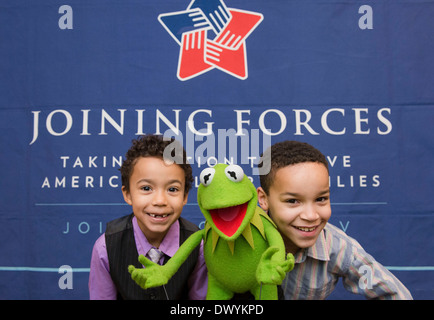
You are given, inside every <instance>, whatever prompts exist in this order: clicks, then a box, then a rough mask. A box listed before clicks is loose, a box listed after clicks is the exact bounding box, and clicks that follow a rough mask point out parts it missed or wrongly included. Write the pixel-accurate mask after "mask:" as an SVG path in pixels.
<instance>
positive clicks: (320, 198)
mask: <svg viewBox="0 0 434 320" xmlns="http://www.w3.org/2000/svg"><path fill="white" fill-rule="evenodd" d="M328 199H329V198H328V197H319V198H318V199H316V201H318V202H326V201H327V200H328Z"/></svg>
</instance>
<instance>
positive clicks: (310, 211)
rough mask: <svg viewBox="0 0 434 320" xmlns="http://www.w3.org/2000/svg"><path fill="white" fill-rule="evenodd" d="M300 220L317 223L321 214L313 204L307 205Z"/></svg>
mask: <svg viewBox="0 0 434 320" xmlns="http://www.w3.org/2000/svg"><path fill="white" fill-rule="evenodd" d="M300 218H302V219H303V220H306V221H316V220H318V218H319V214H318V213H317V211H316V209H315V206H314V205H313V204H306V205H305V207H304V210H303V212H302V213H301V214H300Z"/></svg>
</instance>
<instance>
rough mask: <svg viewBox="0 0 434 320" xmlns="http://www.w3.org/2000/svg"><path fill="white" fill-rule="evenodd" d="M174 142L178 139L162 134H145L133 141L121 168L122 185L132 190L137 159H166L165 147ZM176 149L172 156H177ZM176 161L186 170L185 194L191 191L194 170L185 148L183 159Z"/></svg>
mask: <svg viewBox="0 0 434 320" xmlns="http://www.w3.org/2000/svg"><path fill="white" fill-rule="evenodd" d="M173 142H177V141H176V140H175V139H173V138H171V139H170V140H167V139H163V137H162V136H160V135H144V136H141V137H139V138H138V139H134V140H133V141H132V146H131V148H130V149H129V150H128V151H127V154H126V159H125V160H124V162H123V163H122V166H121V168H120V169H119V170H120V172H121V176H122V186H124V187H125V189H126V191H128V192H129V191H130V177H131V174H132V173H133V169H134V165H135V164H136V162H137V160H138V159H139V158H142V157H156V158H160V159H162V160H164V155H165V148H166V147H167V146H169V145H170V144H171V143H173ZM179 145H180V144H179V142H178V146H179ZM175 150H179V149H173V150H172V153H171V156H172V157H175V155H174V154H173V153H174V152H175ZM169 151H170V150H169ZM166 152H167V150H166ZM177 160H179V158H177ZM175 163H176V164H177V165H178V166H180V167H181V169H182V170H184V176H185V189H184V192H185V194H187V193H188V192H189V191H190V189H191V186H192V183H193V170H192V168H191V165H190V164H189V163H188V162H187V154H186V152H185V149H184V148H182V159H181V161H176V162H175Z"/></svg>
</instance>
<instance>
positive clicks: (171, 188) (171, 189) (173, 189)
mask: <svg viewBox="0 0 434 320" xmlns="http://www.w3.org/2000/svg"><path fill="white" fill-rule="evenodd" d="M177 191H179V188H177V187H170V188H169V192H177Z"/></svg>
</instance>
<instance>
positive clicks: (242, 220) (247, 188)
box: [197, 164, 258, 241]
mask: <svg viewBox="0 0 434 320" xmlns="http://www.w3.org/2000/svg"><path fill="white" fill-rule="evenodd" d="M200 181H201V184H200V185H199V188H198V191H197V201H198V204H199V206H200V208H201V211H202V213H203V215H204V216H205V219H206V221H207V223H209V225H210V226H211V228H212V229H213V230H214V231H215V232H217V234H218V235H219V236H220V237H222V238H223V239H225V240H228V241H233V240H235V239H236V238H238V236H239V235H240V234H241V233H242V232H243V230H244V229H245V228H246V226H247V225H248V224H249V222H250V220H251V219H252V217H253V214H254V212H255V208H256V206H257V200H258V197H257V193H256V188H255V186H254V185H253V183H252V182H251V181H250V180H249V178H248V177H247V176H246V175H245V174H244V171H243V169H242V168H241V167H240V166H238V165H233V164H232V165H225V164H217V165H215V166H214V167H211V168H206V169H204V170H203V171H202V172H201V174H200Z"/></svg>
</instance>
